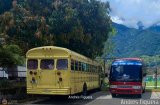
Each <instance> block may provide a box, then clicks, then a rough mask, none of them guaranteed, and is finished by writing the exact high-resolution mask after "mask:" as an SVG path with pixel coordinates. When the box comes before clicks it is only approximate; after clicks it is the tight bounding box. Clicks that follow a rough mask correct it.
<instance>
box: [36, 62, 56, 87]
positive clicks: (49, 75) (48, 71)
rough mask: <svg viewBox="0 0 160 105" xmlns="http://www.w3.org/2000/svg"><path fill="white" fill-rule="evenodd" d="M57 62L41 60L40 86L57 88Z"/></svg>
mask: <svg viewBox="0 0 160 105" xmlns="http://www.w3.org/2000/svg"><path fill="white" fill-rule="evenodd" d="M55 64H56V63H55V60H54V59H41V60H40V70H38V72H39V73H38V74H39V77H38V79H39V83H38V85H39V86H42V87H45V86H50V87H53V88H54V87H57V83H56V82H57V80H56V79H57V78H56V71H55Z"/></svg>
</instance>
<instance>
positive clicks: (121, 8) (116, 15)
mask: <svg viewBox="0 0 160 105" xmlns="http://www.w3.org/2000/svg"><path fill="white" fill-rule="evenodd" d="M102 1H109V2H110V7H111V10H112V11H111V13H110V15H111V18H112V21H114V22H116V23H119V24H124V25H126V26H128V27H134V28H137V22H138V21H142V22H143V24H144V26H145V28H147V27H149V26H151V25H153V24H157V23H160V0H102Z"/></svg>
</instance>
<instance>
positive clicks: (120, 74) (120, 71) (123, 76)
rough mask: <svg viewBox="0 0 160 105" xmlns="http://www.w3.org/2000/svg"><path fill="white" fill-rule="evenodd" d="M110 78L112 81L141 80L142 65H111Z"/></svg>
mask: <svg viewBox="0 0 160 105" xmlns="http://www.w3.org/2000/svg"><path fill="white" fill-rule="evenodd" d="M110 79H111V80H112V81H140V80H141V79H142V66H140V65H116V66H115V65H114V66H112V67H111V73H110Z"/></svg>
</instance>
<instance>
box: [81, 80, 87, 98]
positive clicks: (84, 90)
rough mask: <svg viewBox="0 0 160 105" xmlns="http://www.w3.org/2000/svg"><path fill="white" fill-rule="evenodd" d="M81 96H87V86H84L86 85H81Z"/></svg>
mask: <svg viewBox="0 0 160 105" xmlns="http://www.w3.org/2000/svg"><path fill="white" fill-rule="evenodd" d="M82 95H83V96H87V84H86V83H84V84H83V91H82Z"/></svg>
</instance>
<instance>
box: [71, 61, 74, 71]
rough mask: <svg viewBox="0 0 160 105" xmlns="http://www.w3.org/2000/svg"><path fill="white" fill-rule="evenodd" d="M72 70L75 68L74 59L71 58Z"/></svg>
mask: <svg viewBox="0 0 160 105" xmlns="http://www.w3.org/2000/svg"><path fill="white" fill-rule="evenodd" d="M71 70H74V60H71Z"/></svg>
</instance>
